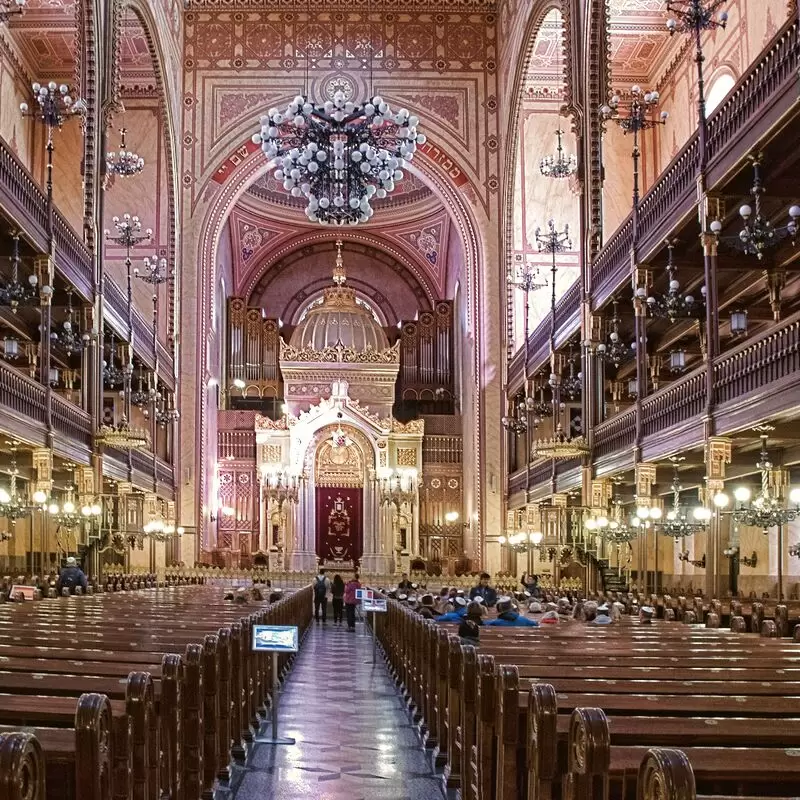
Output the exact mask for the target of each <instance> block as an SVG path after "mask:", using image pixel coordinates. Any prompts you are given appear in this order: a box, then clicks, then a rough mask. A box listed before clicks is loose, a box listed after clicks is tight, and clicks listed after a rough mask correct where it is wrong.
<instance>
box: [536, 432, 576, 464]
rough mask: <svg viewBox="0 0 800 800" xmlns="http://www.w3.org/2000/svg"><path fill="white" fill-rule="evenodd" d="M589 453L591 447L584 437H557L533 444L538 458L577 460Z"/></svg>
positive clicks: (539, 440) (538, 440)
mask: <svg viewBox="0 0 800 800" xmlns="http://www.w3.org/2000/svg"><path fill="white" fill-rule="evenodd" d="M588 452H589V445H588V444H586V439H584V438H583V436H576V437H574V438H572V439H566V438H563V439H562V438H560V437H558V436H556V437H555V438H552V439H537V440H536V441H535V442H534V443H533V455H534V456H536V457H537V458H552V459H561V458H577V457H579V456H584V455H586V454H587V453H588Z"/></svg>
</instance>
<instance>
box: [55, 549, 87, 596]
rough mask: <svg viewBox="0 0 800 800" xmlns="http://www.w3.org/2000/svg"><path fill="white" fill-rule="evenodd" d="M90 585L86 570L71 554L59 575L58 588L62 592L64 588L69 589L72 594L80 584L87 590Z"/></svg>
mask: <svg viewBox="0 0 800 800" xmlns="http://www.w3.org/2000/svg"><path fill="white" fill-rule="evenodd" d="M88 585H89V581H88V580H87V579H86V575H85V574H84V571H83V570H82V569H81V568H80V567H79V566H78V561H77V560H76V559H75V558H74V557H73V556H70V557H69V558H68V559H67V565H66V566H65V567H64V569H62V570H61V574H60V575H59V576H58V581H57V582H56V590H57V591H58V593H59V594H61V592H62V591H63V590H64V589H69V593H70V594H75V589H76V588H77V587H78V586H80V587H81V589H83V591H84V592H85V591H86V587H87V586H88Z"/></svg>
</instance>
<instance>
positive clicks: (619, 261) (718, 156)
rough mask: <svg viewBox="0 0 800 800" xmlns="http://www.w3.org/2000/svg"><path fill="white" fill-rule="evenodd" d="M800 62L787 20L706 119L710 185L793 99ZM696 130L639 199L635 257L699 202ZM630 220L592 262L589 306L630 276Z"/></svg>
mask: <svg viewBox="0 0 800 800" xmlns="http://www.w3.org/2000/svg"><path fill="white" fill-rule="evenodd" d="M798 67H800V36H799V35H798V23H797V21H796V20H794V21H793V20H790V21H788V22H786V23H785V25H784V26H783V28H782V29H781V30H780V32H779V33H778V34H777V35H776V36H775V38H774V39H773V40H772V44H771V45H770V46H769V48H768V49H767V50H766V52H765V53H764V54H763V55H762V57H761V58H760V59H759V63H758V64H757V65H756V66H754V67H753V68H752V69H751V71H750V72H748V73H746V74H745V75H744V76H742V78H741V79H740V80H739V82H738V84H737V85H736V87H735V88H734V89H733V91H732V92H731V93H730V94H729V95H728V97H727V99H726V100H725V101H724V102H723V103H722V104H721V105H720V106H719V108H717V109H716V110H715V111H714V112H713V113H712V114H711V116H710V117H709V120H708V168H707V176H708V178H707V183H708V186H709V187H713V186H714V185H715V184H716V183H717V182H719V181H721V180H722V179H723V178H724V177H725V176H726V174H727V173H728V172H729V171H730V170H731V169H732V168H733V167H734V166H735V165H736V164H738V163H739V162H740V161H741V160H742V159H743V158H744V156H745V155H746V154H747V153H748V152H749V151H750V150H751V149H752V147H753V143H754V142H755V141H757V140H758V138H759V137H760V136H763V135H764V134H765V133H766V132H767V130H769V128H770V127H771V126H772V125H774V124H775V123H776V122H777V121H778V120H779V119H780V118H781V117H782V116H783V115H784V114H786V112H788V111H789V110H790V109H791V107H792V106H793V104H794V103H795V102H796V101H797V70H798ZM700 155H701V154H700V152H699V140H698V134H697V133H695V134H694V136H692V138H691V139H690V140H689V141H688V142H687V143H686V144H685V145H684V147H683V148H682V149H681V151H680V152H679V153H678V155H677V156H675V158H674V159H673V160H672V162H671V163H670V164H669V166H668V167H667V168H666V169H665V170H664V172H663V173H662V174H661V176H660V177H659V179H658V180H657V181H656V183H655V184H654V185H653V186H652V187H651V188H650V190H649V191H648V192H647V194H646V195H645V196H644V197H643V198H642V201H641V206H640V210H639V258H640V260H644V259H646V258H647V256H648V255H649V254H650V253H651V252H652V251H653V250H655V249H656V248H657V247H659V246H660V245H661V243H662V242H663V240H664V238H665V237H666V236H667V235H668V234H669V233H670V232H671V231H672V230H673V229H674V228H675V227H676V225H677V224H678V223H679V222H680V221H681V220H684V219H686V218H687V217H689V216H690V215H691V214H692V213H693V212H694V209H695V206H696V204H697V187H696V176H697V170H698V167H699V164H700ZM632 244H633V219H632V216H628V218H627V219H626V220H625V222H623V223H622V225H621V226H620V228H619V229H618V230H617V231H616V233H615V234H614V235H613V236H612V237H611V238H610V239H609V240H608V241H607V242H606V243H605V245H604V246H603V249H602V250H601V251H600V253H599V254H598V256H597V258H596V259H595V261H594V263H593V264H592V308H599V307H600V306H602V305H603V304H604V303H606V302H607V301H608V299H609V297H611V295H612V294H613V293H614V292H615V291H617V289H618V288H619V287H620V286H621V285H622V284H623V283H624V282H625V281H627V280H628V276H629V275H630V269H631V263H630V251H631V246H632Z"/></svg>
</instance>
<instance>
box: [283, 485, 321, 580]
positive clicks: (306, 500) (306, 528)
mask: <svg viewBox="0 0 800 800" xmlns="http://www.w3.org/2000/svg"><path fill="white" fill-rule="evenodd" d="M298 498H299V501H298V511H299V515H298V520H297V522H298V526H297V528H296V529H295V532H294V541H295V543H296V544H297V546H298V547H297V549H296V550H293V552H292V556H291V559H290V560H289V565H290V569H292V570H295V571H297V570H300V571H307V572H313V571H314V570H315V569H316V568H317V553H316V548H315V542H316V523H317V515H316V498H315V496H314V487H313V486H312V484H311V482H310V481H308V480H307V479H305V478H302V479H301V480H300V488H299V490H298Z"/></svg>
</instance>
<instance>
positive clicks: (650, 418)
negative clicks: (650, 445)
mask: <svg viewBox="0 0 800 800" xmlns="http://www.w3.org/2000/svg"><path fill="white" fill-rule="evenodd" d="M705 403H706V368H705V367H704V366H701V367H698V368H697V369H695V370H694V371H693V372H690V373H689V374H688V375H684V376H683V377H681V378H680V379H678V380H676V381H675V382H674V383H671V384H669V386H665V387H664V388H663V389H659V390H658V391H657V392H654V393H653V394H651V395H649V396H648V397H645V398H644V400H642V437H643V438H645V439H646V438H647V437H648V436H654V435H655V434H659V433H661V432H662V431H666V430H667V429H669V428H673V427H675V426H677V425H681V424H683V423H687V422H691V421H692V420H695V421H697V422H698V424H699V419H700V416H701V415H702V413H703V411H704V410H705ZM700 427H701V429H702V426H700ZM701 435H702V430H701Z"/></svg>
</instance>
